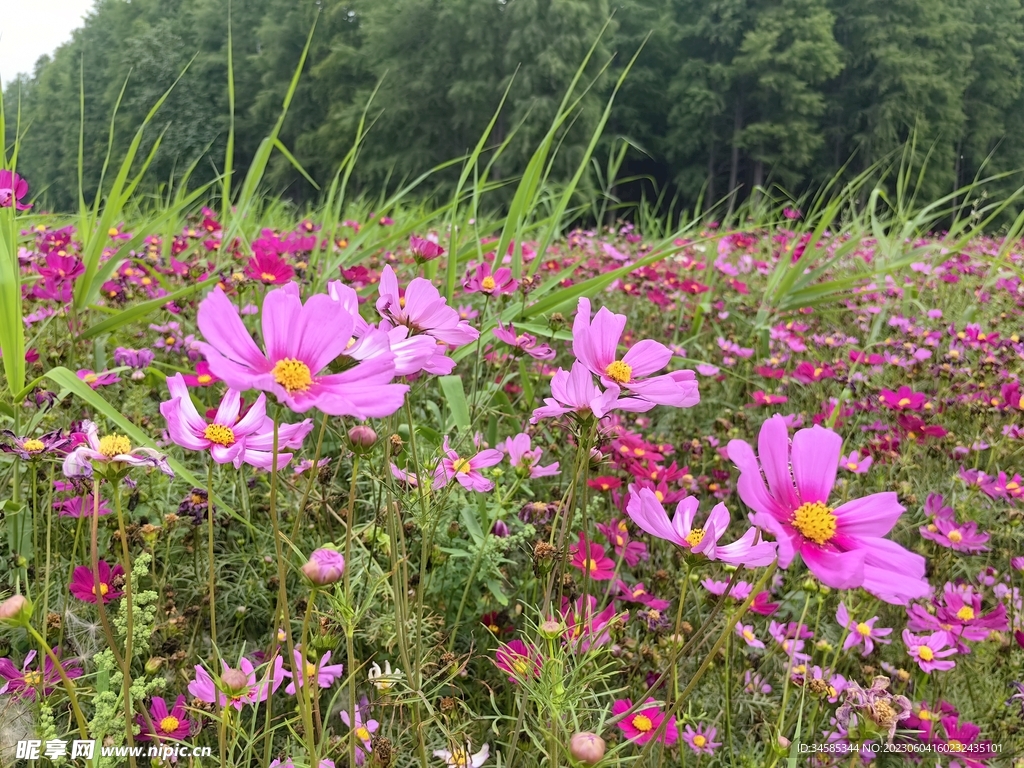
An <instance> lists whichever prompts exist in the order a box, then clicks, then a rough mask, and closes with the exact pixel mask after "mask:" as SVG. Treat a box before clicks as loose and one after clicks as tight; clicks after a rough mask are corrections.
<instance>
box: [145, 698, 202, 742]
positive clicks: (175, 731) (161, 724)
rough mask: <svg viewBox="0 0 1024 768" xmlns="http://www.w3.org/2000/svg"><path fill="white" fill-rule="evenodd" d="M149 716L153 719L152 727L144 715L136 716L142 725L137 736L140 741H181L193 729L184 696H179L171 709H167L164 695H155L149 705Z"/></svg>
mask: <svg viewBox="0 0 1024 768" xmlns="http://www.w3.org/2000/svg"><path fill="white" fill-rule="evenodd" d="M149 718H150V720H152V721H153V727H152V729H150V727H149V723H147V722H146V718H145V717H143V716H142V715H137V716H136V718H135V722H137V723H138V724H139V725H140V726H141V727H142V731H141V732H140V733H139V735H138V736H136V737H135V738H137V739H138V740H139V741H164V740H171V741H181V740H182V739H183V738H185V737H186V736H188V734H189V732H190V731H191V730H192V721H191V720H189V719H188V718H187V717H185V697H184V696H179V697H178V699H177V701H175V702H174V706H173V707H172V708H171V709H167V702H166V701H164V700H163V698H162V697H160V696H154V697H153V701H152V702H150V705H149Z"/></svg>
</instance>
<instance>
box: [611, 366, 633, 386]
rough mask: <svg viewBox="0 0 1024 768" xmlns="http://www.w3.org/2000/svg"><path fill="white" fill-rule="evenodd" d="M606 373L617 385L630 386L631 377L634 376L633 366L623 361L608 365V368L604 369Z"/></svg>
mask: <svg viewBox="0 0 1024 768" xmlns="http://www.w3.org/2000/svg"><path fill="white" fill-rule="evenodd" d="M604 372H605V373H606V374H607V375H608V378H609V379H611V380H612V381H614V382H615V383H616V384H628V383H629V379H630V377H631V376H632V375H633V366H631V365H630V364H629V363H624V362H622V361H621V360H614V361H612V362H610V363H608V367H607V368H605V369H604Z"/></svg>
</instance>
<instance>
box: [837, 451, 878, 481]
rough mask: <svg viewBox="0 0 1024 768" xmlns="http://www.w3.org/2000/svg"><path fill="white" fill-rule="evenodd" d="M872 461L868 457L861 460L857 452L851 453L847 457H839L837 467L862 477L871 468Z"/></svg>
mask: <svg viewBox="0 0 1024 768" xmlns="http://www.w3.org/2000/svg"><path fill="white" fill-rule="evenodd" d="M874 461H875V460H874V459H872V458H871V457H870V456H865V457H864V458H861V455H860V452H859V451H853V452H851V453H850V455H849V456H840V457H839V466H840V467H841V468H842V469H845V470H847V471H848V472H853V473H854V474H855V475H863V474H866V473H867V471H868V470H869V469H870V468H871V465H872V464H873V463H874Z"/></svg>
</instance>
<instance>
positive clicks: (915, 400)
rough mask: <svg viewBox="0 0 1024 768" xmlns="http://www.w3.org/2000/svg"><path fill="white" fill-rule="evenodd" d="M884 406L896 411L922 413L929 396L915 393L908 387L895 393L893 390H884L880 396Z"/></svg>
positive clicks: (903, 387)
mask: <svg viewBox="0 0 1024 768" xmlns="http://www.w3.org/2000/svg"><path fill="white" fill-rule="evenodd" d="M878 399H879V400H881V401H882V404H883V405H885V406H887V407H889V408H892V409H893V410H894V411H920V410H922V409H923V408H924V404H925V402H926V401H927V400H928V396H927V395H925V394H924V393H923V392H915V391H914V390H912V389H911V388H910V387H908V386H902V387H900V388H899V389H897V390H896V391H895V392H893V391H892V390H891V389H883V390H882V391H881V393H880V394H879V395H878Z"/></svg>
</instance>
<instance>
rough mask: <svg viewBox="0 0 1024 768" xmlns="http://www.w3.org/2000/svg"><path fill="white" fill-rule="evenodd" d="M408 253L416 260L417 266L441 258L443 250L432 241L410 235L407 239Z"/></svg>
mask: <svg viewBox="0 0 1024 768" xmlns="http://www.w3.org/2000/svg"><path fill="white" fill-rule="evenodd" d="M409 253H411V254H412V257H413V258H414V259H416V263H417V264H423V263H424V262H427V261H433V260H434V259H436V258H438V257H440V256H443V255H444V248H442V247H441V246H440V245H438V244H437V243H435V242H434V241H433V240H428V239H426V238H424V237H417V236H416V235H412V236H410V237H409Z"/></svg>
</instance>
